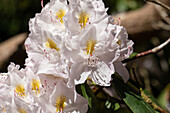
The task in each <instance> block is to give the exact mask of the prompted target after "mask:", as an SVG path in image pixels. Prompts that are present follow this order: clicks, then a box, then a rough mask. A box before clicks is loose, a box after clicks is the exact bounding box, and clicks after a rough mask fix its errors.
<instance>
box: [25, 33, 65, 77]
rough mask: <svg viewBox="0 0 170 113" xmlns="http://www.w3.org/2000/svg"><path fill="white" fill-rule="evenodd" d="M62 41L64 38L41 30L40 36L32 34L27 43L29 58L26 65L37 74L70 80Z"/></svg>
mask: <svg viewBox="0 0 170 113" xmlns="http://www.w3.org/2000/svg"><path fill="white" fill-rule="evenodd" d="M62 40H63V39H62V36H60V35H56V36H53V35H52V34H51V33H50V32H48V31H43V30H42V31H41V30H39V33H38V34H31V35H30V36H29V38H28V39H27V40H26V42H25V44H26V47H27V53H28V57H29V58H28V59H27V60H28V62H26V65H28V66H30V68H31V67H32V69H33V70H34V72H36V74H53V75H54V76H57V77H63V78H68V68H67V67H68V66H67V64H66V63H67V60H66V59H65V57H64V56H63V54H62V51H63V50H62V46H63V42H62ZM29 60H30V61H31V63H30V62H29Z"/></svg>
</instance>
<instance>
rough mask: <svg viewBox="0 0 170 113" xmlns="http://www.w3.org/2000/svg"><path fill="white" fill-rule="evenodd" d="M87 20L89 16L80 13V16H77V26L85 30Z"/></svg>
mask: <svg viewBox="0 0 170 113" xmlns="http://www.w3.org/2000/svg"><path fill="white" fill-rule="evenodd" d="M88 20H89V15H88V13H86V12H84V11H81V13H80V15H79V24H80V26H81V28H85V27H86V23H87V22H88Z"/></svg>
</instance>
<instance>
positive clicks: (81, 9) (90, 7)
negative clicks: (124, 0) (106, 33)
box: [64, 0, 107, 36]
mask: <svg viewBox="0 0 170 113" xmlns="http://www.w3.org/2000/svg"><path fill="white" fill-rule="evenodd" d="M72 2H73V1H71V3H72ZM74 2H75V3H74V5H73V6H72V8H71V9H70V10H69V12H68V13H67V14H66V16H65V17H64V20H65V24H66V28H67V29H68V30H69V31H70V32H71V34H72V36H75V35H79V34H80V33H81V32H83V31H84V30H86V29H88V28H89V26H91V25H93V24H96V23H99V22H100V21H101V20H102V19H104V18H106V17H107V13H106V9H105V8H104V5H103V2H101V1H96V0H94V1H89V0H77V1H76V0H75V1H74ZM98 2H100V3H98Z"/></svg>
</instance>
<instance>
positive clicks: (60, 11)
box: [56, 9, 65, 24]
mask: <svg viewBox="0 0 170 113" xmlns="http://www.w3.org/2000/svg"><path fill="white" fill-rule="evenodd" d="M64 15H65V11H64V10H62V9H60V10H59V11H58V12H57V13H56V17H57V19H59V20H60V22H61V23H62V24H63V23H64V21H63V17H64Z"/></svg>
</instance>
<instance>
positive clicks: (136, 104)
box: [112, 74, 155, 113]
mask: <svg viewBox="0 0 170 113" xmlns="http://www.w3.org/2000/svg"><path fill="white" fill-rule="evenodd" d="M112 85H113V87H114V88H115V90H116V92H117V93H118V94H119V96H120V97H121V98H122V99H123V101H124V102H125V103H126V105H127V106H128V107H129V108H130V109H131V110H132V111H133V112H134V113H155V111H154V109H153V108H152V107H151V106H150V105H149V104H148V103H146V102H145V101H144V99H143V98H142V97H141V96H140V95H139V94H137V93H134V91H133V90H131V89H130V87H128V85H127V84H125V83H124V81H123V80H122V79H121V78H120V76H119V75H117V74H114V75H113V81H112Z"/></svg>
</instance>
